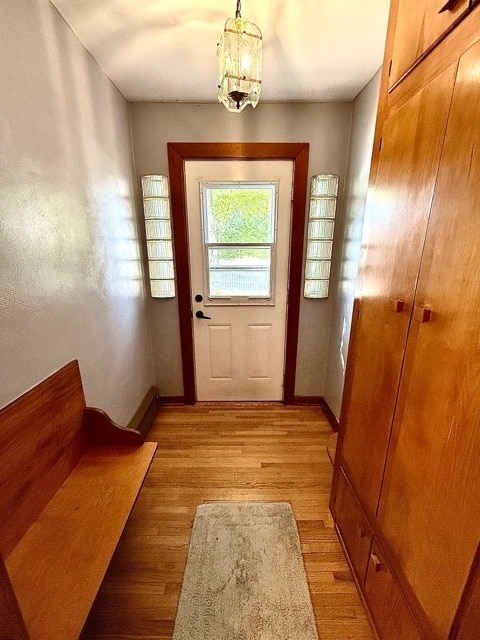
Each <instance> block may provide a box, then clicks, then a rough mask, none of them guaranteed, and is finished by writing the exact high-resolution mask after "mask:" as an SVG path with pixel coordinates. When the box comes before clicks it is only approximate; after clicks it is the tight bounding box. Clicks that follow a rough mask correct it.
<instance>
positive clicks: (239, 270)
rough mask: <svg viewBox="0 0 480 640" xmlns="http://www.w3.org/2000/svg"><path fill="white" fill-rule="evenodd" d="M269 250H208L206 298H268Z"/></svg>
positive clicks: (269, 286)
mask: <svg viewBox="0 0 480 640" xmlns="http://www.w3.org/2000/svg"><path fill="white" fill-rule="evenodd" d="M271 257H272V249H271V247H241V246H236V247H235V246H232V247H229V248H227V249H225V248H219V247H208V280H209V297H213V298H215V297H224V298H230V297H246V298H270V297H271V284H270V282H271V279H270V269H271Z"/></svg>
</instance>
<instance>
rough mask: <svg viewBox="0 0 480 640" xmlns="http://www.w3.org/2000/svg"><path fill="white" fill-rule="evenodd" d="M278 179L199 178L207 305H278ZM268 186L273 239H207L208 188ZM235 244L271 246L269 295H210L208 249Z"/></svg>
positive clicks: (266, 247) (240, 245) (204, 282)
mask: <svg viewBox="0 0 480 640" xmlns="http://www.w3.org/2000/svg"><path fill="white" fill-rule="evenodd" d="M278 185H279V183H278V180H269V181H265V180H261V181H252V180H245V181H237V180H232V181H225V180H222V181H211V180H205V181H200V208H201V222H202V262H203V265H202V266H203V284H204V291H205V292H206V295H205V296H204V305H205V306H215V305H217V306H274V305H275V286H276V271H277V226H278ZM252 187H253V188H255V187H258V188H269V189H271V191H272V193H273V197H272V205H273V212H272V218H273V220H272V232H273V242H259V243H255V242H236V243H233V242H229V243H223V242H206V237H207V228H208V221H207V191H208V190H209V189H232V188H239V189H242V188H243V189H251V188H252ZM236 247H241V248H245V247H246V248H248V247H258V248H262V249H263V248H265V249H268V248H269V249H270V251H271V262H270V296H260V297H259V296H211V295H210V270H209V266H208V265H209V261H208V251H209V249H211V248H214V249H215V248H218V249H233V248H236Z"/></svg>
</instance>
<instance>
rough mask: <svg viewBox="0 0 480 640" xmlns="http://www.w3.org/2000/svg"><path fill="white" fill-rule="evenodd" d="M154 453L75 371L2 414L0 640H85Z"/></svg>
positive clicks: (74, 366) (73, 365) (73, 367)
mask: <svg viewBox="0 0 480 640" xmlns="http://www.w3.org/2000/svg"><path fill="white" fill-rule="evenodd" d="M156 448H157V443H155V442H144V437H143V435H142V433H140V432H139V431H138V430H135V429H126V428H124V427H122V426H120V425H118V424H116V423H114V422H113V421H112V420H111V419H110V418H109V417H108V416H107V414H106V413H104V412H103V411H101V410H100V409H95V408H92V407H87V406H86V404H85V396H84V393H83V385H82V380H81V376H80V369H79V365H78V362H77V361H73V362H70V363H68V364H67V365H65V366H64V367H62V368H61V369H60V370H59V371H57V372H56V373H54V374H52V375H51V376H50V377H49V378H47V379H46V380H44V381H43V382H41V383H40V384H38V385H37V386H36V387H34V388H33V389H31V390H30V391H27V392H26V393H24V394H23V395H22V396H20V397H19V398H17V399H16V400H14V401H13V402H11V403H10V404H9V405H7V406H6V407H4V408H3V409H0V487H1V490H0V638H5V640H7V639H8V640H77V639H78V638H79V636H80V634H81V632H82V628H83V626H84V624H85V621H86V619H87V616H88V613H89V611H90V609H91V607H92V604H93V602H94V600H95V597H96V595H97V592H98V589H99V587H100V584H101V582H102V580H103V577H104V575H105V573H106V571H107V568H108V565H109V563H110V560H111V558H112V556H113V553H114V551H115V547H116V546H117V543H118V541H119V539H120V536H121V535H122V532H123V529H124V527H125V524H126V522H127V519H128V516H129V515H130V512H131V510H132V508H133V506H134V504H135V500H136V498H137V496H138V494H139V492H140V489H141V487H142V484H143V481H144V479H145V476H146V475H147V472H148V469H149V467H150V464H151V462H152V459H153V457H154V455H155V450H156Z"/></svg>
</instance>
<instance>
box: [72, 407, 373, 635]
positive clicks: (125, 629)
mask: <svg viewBox="0 0 480 640" xmlns="http://www.w3.org/2000/svg"><path fill="white" fill-rule="evenodd" d="M330 434H331V428H330V426H329V424H328V422H327V421H326V419H325V417H324V415H323V413H322V410H321V409H320V408H317V407H284V406H283V405H281V404H275V403H272V404H235V405H222V404H203V403H202V404H198V405H196V406H194V407H163V408H162V409H161V411H160V413H159V415H158V417H157V420H156V422H155V425H154V426H153V427H152V429H151V430H150V432H149V434H148V436H147V440H156V441H158V443H159V446H158V450H157V453H156V457H155V459H154V461H153V464H152V467H151V469H150V472H149V475H148V476H147V479H146V482H145V484H144V487H143V489H142V492H141V494H140V496H139V498H138V500H137V503H136V506H135V508H134V510H133V512H132V515H131V517H130V519H129V521H128V524H127V527H126V529H125V532H124V534H123V536H122V539H121V541H120V543H119V545H118V547H117V551H116V553H115V555H114V557H113V559H112V562H111V565H110V568H109V570H108V572H107V575H106V577H105V580H104V582H103V584H102V587H101V589H100V592H99V594H98V597H97V600H96V602H95V605H94V607H93V609H92V612H91V615H90V617H89V620H88V622H87V625H86V627H85V630H84V633H83V635H82V639H83V640H100V639H104V640H107V639H108V640H113V639H115V640H170V639H171V638H172V634H173V627H174V621H175V613H176V608H177V603H178V598H179V594H180V588H181V583H182V577H183V571H184V567H185V562H186V556H187V550H188V542H189V538H190V530H191V527H192V524H193V518H194V515H195V509H196V507H197V505H199V504H201V503H203V502H208V501H247V500H251V501H288V502H291V504H292V508H293V511H294V513H295V517H296V520H297V526H298V530H299V534H300V540H301V544H302V551H303V558H304V562H305V567H306V571H307V578H308V582H309V586H310V591H311V595H312V601H313V607H314V611H315V617H316V622H317V627H318V631H319V637H320V640H373V636H372V633H371V631H370V628H369V625H368V623H367V621H366V618H365V613H364V610H363V607H362V604H361V603H360V600H359V597H358V595H357V592H356V589H355V586H354V583H353V581H352V578H351V575H350V572H349V569H348V566H347V563H346V560H345V557H344V555H343V552H342V549H341V547H340V543H339V541H338V538H337V535H336V533H335V530H334V528H333V522H332V519H331V516H330V513H329V511H328V501H329V494H330V483H331V475H332V465H331V463H330V461H329V459H328V456H327V453H326V442H327V439H328V436H329V435H330ZM199 640H201V639H199ZM219 640H225V639H221V638H219Z"/></svg>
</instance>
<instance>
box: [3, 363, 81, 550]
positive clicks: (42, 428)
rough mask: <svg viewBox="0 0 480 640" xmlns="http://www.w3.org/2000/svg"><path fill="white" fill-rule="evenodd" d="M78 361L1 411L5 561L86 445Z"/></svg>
mask: <svg viewBox="0 0 480 640" xmlns="http://www.w3.org/2000/svg"><path fill="white" fill-rule="evenodd" d="M84 409H85V397H84V394H83V387H82V381H81V378H80V370H79V367H78V362H77V361H76V360H75V361H73V362H70V363H69V364H67V365H65V366H64V367H62V369H60V370H59V371H57V372H56V373H54V374H53V375H51V376H50V377H49V378H47V379H46V380H44V381H43V382H41V383H40V384H39V385H37V386H36V387H35V388H34V389H31V390H30V391H27V393H25V394H23V395H22V396H20V397H19V398H17V399H16V400H14V401H13V402H11V403H10V404H9V405H7V406H6V407H4V408H3V409H1V410H0V554H1V555H2V557H3V558H4V559H6V558H7V557H8V555H9V554H10V552H11V551H12V549H13V548H14V547H15V545H16V544H17V542H18V541H19V540H20V539H21V538H22V536H23V535H24V533H25V532H26V531H27V529H28V528H29V526H30V525H31V523H32V522H33V521H34V520H35V519H36V518H37V517H38V515H39V514H40V512H41V511H42V509H43V508H44V507H45V505H46V504H47V502H48V501H49V500H50V498H51V497H52V496H53V495H54V493H55V492H56V491H57V489H58V488H59V487H60V485H61V484H62V483H63V481H64V480H65V478H66V477H67V476H68V474H69V473H70V471H71V470H72V469H73V467H74V466H75V465H76V463H77V462H78V460H79V459H80V457H81V455H82V453H83V452H84V450H85V448H86V445H87V438H86V435H85V430H84V429H83V428H82V421H83V412H84Z"/></svg>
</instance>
